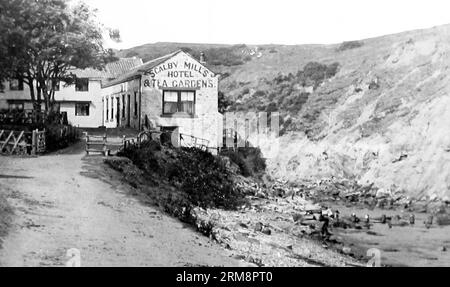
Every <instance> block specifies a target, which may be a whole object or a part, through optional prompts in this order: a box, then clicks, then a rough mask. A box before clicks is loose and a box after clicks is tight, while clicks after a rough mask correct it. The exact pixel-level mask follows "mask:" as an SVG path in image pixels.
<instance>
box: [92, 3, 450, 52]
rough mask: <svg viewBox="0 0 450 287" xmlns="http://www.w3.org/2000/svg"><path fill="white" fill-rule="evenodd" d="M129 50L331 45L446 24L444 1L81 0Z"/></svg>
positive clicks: (448, 13) (447, 14)
mask: <svg viewBox="0 0 450 287" xmlns="http://www.w3.org/2000/svg"><path fill="white" fill-rule="evenodd" d="M84 1H85V2H86V3H88V4H89V5H91V6H92V7H94V8H98V10H99V12H98V16H99V18H100V21H101V22H103V23H104V24H105V25H106V26H109V27H111V28H118V29H119V30H120V32H121V36H122V40H123V42H122V43H121V44H120V45H114V47H115V48H129V47H133V46H137V45H142V44H146V43H154V42H188V43H224V44H241V43H245V44H269V43H274V44H313V43H314V44H328V43H339V42H342V41H346V40H355V39H364V38H370V37H375V36H381V35H385V34H391V33H397V32H402V31H406V30H412V29H420V28H429V27H433V26H436V25H441V24H448V23H450V9H449V8H450V1H448V0H372V1H368V0H308V1H306V0H113V1H112V0H84Z"/></svg>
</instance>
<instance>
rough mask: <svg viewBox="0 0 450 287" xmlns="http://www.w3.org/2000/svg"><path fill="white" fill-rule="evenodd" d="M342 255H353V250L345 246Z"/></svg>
mask: <svg viewBox="0 0 450 287" xmlns="http://www.w3.org/2000/svg"><path fill="white" fill-rule="evenodd" d="M342 253H344V254H347V255H349V254H351V253H352V249H351V248H350V247H347V246H344V247H342Z"/></svg>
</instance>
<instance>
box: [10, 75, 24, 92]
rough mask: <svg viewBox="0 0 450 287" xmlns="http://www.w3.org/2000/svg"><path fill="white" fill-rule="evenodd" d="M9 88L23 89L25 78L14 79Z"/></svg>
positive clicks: (13, 89)
mask: <svg viewBox="0 0 450 287" xmlns="http://www.w3.org/2000/svg"><path fill="white" fill-rule="evenodd" d="M9 89H10V90H11V91H23V79H21V78H19V79H13V80H11V81H10V82H9Z"/></svg>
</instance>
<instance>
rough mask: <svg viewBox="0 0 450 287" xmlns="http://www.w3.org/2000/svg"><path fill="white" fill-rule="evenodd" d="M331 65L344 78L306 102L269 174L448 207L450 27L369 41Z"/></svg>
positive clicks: (328, 84)
mask: <svg viewBox="0 0 450 287" xmlns="http://www.w3.org/2000/svg"><path fill="white" fill-rule="evenodd" d="M328 57H329V56H328ZM328 57H325V58H322V59H321V60H323V61H327V58H328ZM319 60H320V59H319ZM328 60H334V61H338V62H339V63H340V64H341V68H340V71H339V72H338V74H337V75H336V76H335V77H334V78H332V79H330V80H328V81H327V82H326V83H324V84H322V86H321V87H319V88H318V89H317V90H316V91H315V92H314V93H313V94H311V96H310V97H309V98H308V101H307V103H306V104H305V105H304V106H303V107H302V110H301V111H300V112H299V114H298V117H296V118H295V119H294V123H293V125H294V126H295V127H296V128H294V129H293V130H294V131H292V132H290V133H288V134H286V135H284V136H283V137H282V138H281V146H280V150H281V151H282V152H280V153H279V154H278V155H277V156H275V157H274V158H271V159H269V172H270V173H271V174H272V175H274V176H276V177H282V178H285V179H288V180H293V181H295V180H299V179H319V178H323V177H331V176H334V177H338V178H339V177H343V178H352V179H356V180H358V181H359V182H361V183H372V182H374V183H375V185H376V186H377V187H379V188H383V189H385V190H387V191H389V190H392V191H396V190H402V191H404V192H406V193H407V194H408V195H410V196H413V197H416V198H424V197H426V196H429V197H430V198H440V199H446V200H448V199H449V198H450V68H449V66H450V26H441V27H436V28H432V29H428V30H422V31H412V32H407V33H402V34H398V35H390V36H385V37H382V38H377V39H369V40H365V41H364V46H363V47H360V48H357V49H351V50H347V51H343V52H340V53H337V54H335V55H334V56H333V58H332V59H329V58H328ZM312 114H313V115H315V116H314V117H313V120H311V115H312ZM295 130H296V131H295ZM306 135H307V136H306ZM286 151H289V152H286Z"/></svg>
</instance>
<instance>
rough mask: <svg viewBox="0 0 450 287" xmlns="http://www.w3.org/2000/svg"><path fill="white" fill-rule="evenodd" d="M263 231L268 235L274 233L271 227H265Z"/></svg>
mask: <svg viewBox="0 0 450 287" xmlns="http://www.w3.org/2000/svg"><path fill="white" fill-rule="evenodd" d="M261 232H262V233H264V234H266V235H271V234H272V230H270V229H269V228H264V229H263V230H262V231H261Z"/></svg>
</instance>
